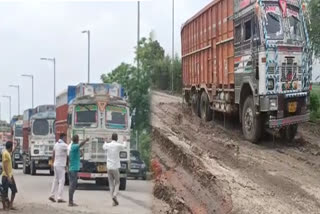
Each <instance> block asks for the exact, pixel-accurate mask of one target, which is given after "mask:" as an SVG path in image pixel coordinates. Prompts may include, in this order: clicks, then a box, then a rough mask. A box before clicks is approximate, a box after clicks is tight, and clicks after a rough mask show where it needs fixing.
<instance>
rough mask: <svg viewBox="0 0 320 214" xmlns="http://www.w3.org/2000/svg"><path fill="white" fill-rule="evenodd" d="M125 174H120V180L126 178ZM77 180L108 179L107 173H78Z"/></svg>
mask: <svg viewBox="0 0 320 214" xmlns="http://www.w3.org/2000/svg"><path fill="white" fill-rule="evenodd" d="M126 177H127V175H126V174H120V178H126ZM78 178H80V179H83V180H94V179H96V178H108V173H87V172H79V173H78Z"/></svg>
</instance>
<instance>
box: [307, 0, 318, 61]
mask: <svg viewBox="0 0 320 214" xmlns="http://www.w3.org/2000/svg"><path fill="white" fill-rule="evenodd" d="M308 14H309V19H310V23H309V37H310V40H311V44H312V48H313V52H314V54H315V56H316V57H319V56H320V24H319V23H320V0H311V1H310V3H309V6H308Z"/></svg>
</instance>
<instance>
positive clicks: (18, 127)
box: [12, 120, 23, 169]
mask: <svg viewBox="0 0 320 214" xmlns="http://www.w3.org/2000/svg"><path fill="white" fill-rule="evenodd" d="M22 126H23V120H18V121H16V122H15V123H14V124H13V126H12V132H13V133H12V134H13V135H12V136H13V142H14V144H15V146H16V149H15V151H14V153H13V154H12V164H13V168H14V169H18V164H22V163H23V155H22V142H23V133H22Z"/></svg>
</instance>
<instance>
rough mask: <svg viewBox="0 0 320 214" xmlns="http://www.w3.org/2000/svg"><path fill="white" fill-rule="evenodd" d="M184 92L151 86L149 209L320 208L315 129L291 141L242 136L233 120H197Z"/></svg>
mask: <svg viewBox="0 0 320 214" xmlns="http://www.w3.org/2000/svg"><path fill="white" fill-rule="evenodd" d="M181 102H182V99H181V98H179V97H174V96H170V95H166V94H163V93H159V92H153V97H152V127H153V148H152V151H153V158H154V159H155V160H157V161H158V162H159V164H160V165H161V169H162V173H161V176H160V177H159V178H158V179H157V180H156V184H155V189H154V195H155V196H156V197H157V198H158V199H160V200H162V201H163V203H166V204H168V205H169V206H168V207H166V208H164V209H162V210H160V209H156V208H154V213H197V214H198V213H199V214H201V213H209V214H211V213H250V214H252V213H290V214H291V213H320V211H319V210H320V168H319V166H320V145H319V144H320V142H319V137H320V131H319V128H318V126H316V125H313V124H309V123H308V124H305V125H303V126H302V127H300V130H299V135H298V136H297V138H296V140H295V142H294V144H292V145H286V144H284V143H282V142H280V141H279V140H277V139H275V140H273V138H272V137H271V136H268V135H267V136H266V137H265V139H264V140H263V141H262V142H261V144H259V145H255V144H252V143H250V142H248V141H245V140H244V139H243V137H242V134H241V131H240V129H239V127H238V125H237V124H238V122H236V121H232V122H228V123H226V127H227V128H224V127H223V126H222V123H221V121H220V122H219V121H218V122H216V123H213V122H208V123H205V122H202V121H201V120H200V118H197V117H196V116H194V115H192V113H191V110H190V108H188V107H186V106H183V105H182V103H181Z"/></svg>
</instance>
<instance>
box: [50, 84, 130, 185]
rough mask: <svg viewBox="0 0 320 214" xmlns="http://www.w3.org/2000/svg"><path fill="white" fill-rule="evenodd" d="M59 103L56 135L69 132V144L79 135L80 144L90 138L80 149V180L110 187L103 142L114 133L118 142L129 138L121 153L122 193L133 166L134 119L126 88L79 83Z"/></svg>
mask: <svg viewBox="0 0 320 214" xmlns="http://www.w3.org/2000/svg"><path fill="white" fill-rule="evenodd" d="M56 101H57V102H56V103H57V109H56V112H57V122H56V130H57V131H56V136H59V135H60V134H61V133H67V136H68V140H67V141H68V142H71V138H72V136H74V135H76V134H77V135H79V138H80V141H81V140H84V139H86V138H87V137H89V138H90V139H91V140H90V141H91V142H88V143H87V144H86V145H85V146H84V147H83V148H82V150H81V165H80V172H79V174H78V176H79V178H80V179H83V180H95V181H96V184H97V185H108V173H107V167H108V166H107V165H106V159H107V157H106V153H105V151H104V150H103V148H102V147H103V144H104V141H105V139H110V140H111V135H112V133H117V134H118V138H119V142H123V139H124V138H125V137H126V138H127V141H128V147H127V149H126V150H124V151H121V152H120V154H119V155H120V160H121V169H120V190H125V189H126V183H127V173H128V170H129V167H130V164H129V160H130V143H129V142H130V132H131V118H130V114H129V112H130V111H129V104H128V102H127V101H126V99H125V97H124V89H123V88H122V87H121V86H120V85H118V84H79V85H77V86H69V87H68V89H67V90H66V91H64V92H62V93H61V94H60V95H58V96H57V100H56ZM66 179H67V180H68V176H66Z"/></svg>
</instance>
